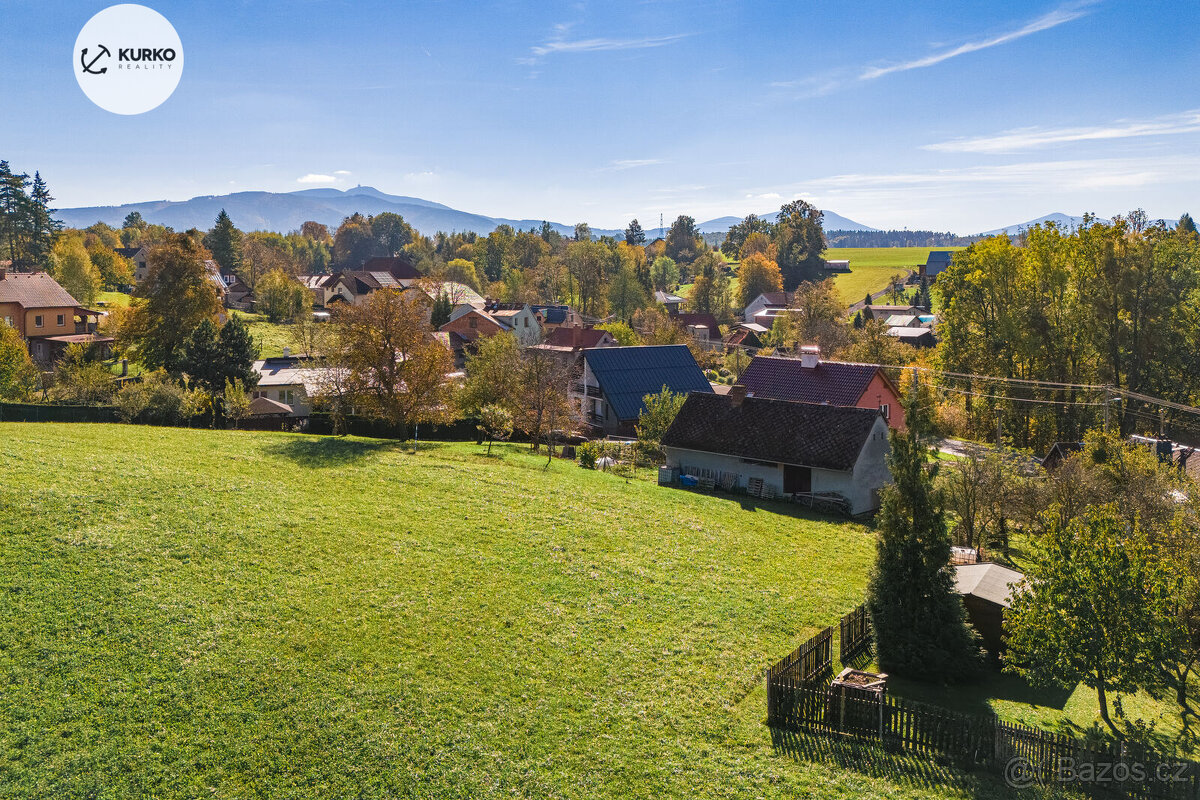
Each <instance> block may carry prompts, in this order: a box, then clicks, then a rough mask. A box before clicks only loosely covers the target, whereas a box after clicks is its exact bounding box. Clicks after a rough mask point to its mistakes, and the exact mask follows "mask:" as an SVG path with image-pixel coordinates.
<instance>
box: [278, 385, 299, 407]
mask: <svg viewBox="0 0 1200 800" xmlns="http://www.w3.org/2000/svg"><path fill="white" fill-rule="evenodd" d="M279 402H281V403H286V404H287V405H289V406H290V405H292V403H293V402H295V400H294V395H293V393H292V390H291V389H280V390H279Z"/></svg>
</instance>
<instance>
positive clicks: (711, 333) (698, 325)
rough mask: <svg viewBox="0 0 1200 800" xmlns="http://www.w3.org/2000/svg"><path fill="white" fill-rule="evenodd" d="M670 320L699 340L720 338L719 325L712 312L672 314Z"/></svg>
mask: <svg viewBox="0 0 1200 800" xmlns="http://www.w3.org/2000/svg"><path fill="white" fill-rule="evenodd" d="M671 321H672V322H674V323H675V325H676V326H678V327H679V328H681V329H682V330H684V331H686V332H687V334H688V335H689V336H691V337H692V338H693V339H696V340H698V341H701V342H715V341H719V340H720V338H721V326H720V325H718V324H717V318H716V317H714V316H713V315H712V314H699V313H697V314H672V315H671Z"/></svg>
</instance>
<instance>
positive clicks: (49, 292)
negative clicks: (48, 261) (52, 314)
mask: <svg viewBox="0 0 1200 800" xmlns="http://www.w3.org/2000/svg"><path fill="white" fill-rule="evenodd" d="M0 303H16V304H17V305H19V306H21V308H24V309H31V308H64V307H78V306H79V302H78V301H76V299H75V298H74V297H72V296H71V293H70V292H68V291H67V290H66V289H64V288H63V287H62V286H59V284H58V281H56V280H54V278H52V277H50V275H49V274H48V273H45V272H31V273H21V272H18V273H15V274H14V273H11V272H10V273H9V274H8V275H7V276H5V278H4V280H0Z"/></svg>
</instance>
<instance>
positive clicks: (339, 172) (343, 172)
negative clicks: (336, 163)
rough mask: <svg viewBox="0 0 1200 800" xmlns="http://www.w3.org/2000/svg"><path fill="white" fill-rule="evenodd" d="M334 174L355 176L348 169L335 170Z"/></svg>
mask: <svg viewBox="0 0 1200 800" xmlns="http://www.w3.org/2000/svg"><path fill="white" fill-rule="evenodd" d="M333 174H334V175H353V174H354V173H352V172H351V171H350V170H348V169H335V170H334V171H333Z"/></svg>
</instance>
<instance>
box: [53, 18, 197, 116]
mask: <svg viewBox="0 0 1200 800" xmlns="http://www.w3.org/2000/svg"><path fill="white" fill-rule="evenodd" d="M71 64H72V66H73V67H74V70H75V80H77V81H79V88H80V89H83V93H84V94H86V95H87V96H88V99H90V100H91V101H92V102H93V103H95V104H96V105H98V106H100V107H101V108H103V109H104V110H105V111H111V112H112V113H114V114H142V113H145V112H147V111H149V110H150V109H152V108H158V106H160V105H162V103H163V101H165V100H166V99H167V98H168V97H170V96H171V93H172V92H174V91H175V87H176V86H178V85H179V78H180V76H181V75H182V74H183V45H182V44H180V42H179V34H178V33H176V32H175V28H174V26H173V25H171V23H170V22H168V21H167V18H166V17H164V16H163V15H162V14H159V13H158V12H157V11H155V10H153V9H150V8H146V7H145V6H139V5H135V4H133V3H123V4H121V5H117V6H109V7H108V8H106V9H104V10H103V11H101V12H100V13H99V14H97V15H96V16H94V17H92V18H91V19H89V20H88V21H87V24H86V25H84V26H83V30H81V31H80V32H79V38H77V39H76V40H75V52H74V53H72V54H71Z"/></svg>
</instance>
